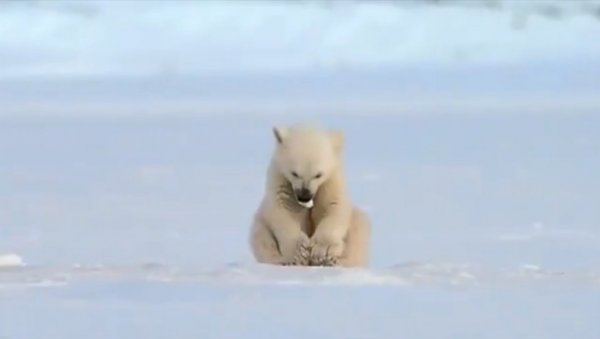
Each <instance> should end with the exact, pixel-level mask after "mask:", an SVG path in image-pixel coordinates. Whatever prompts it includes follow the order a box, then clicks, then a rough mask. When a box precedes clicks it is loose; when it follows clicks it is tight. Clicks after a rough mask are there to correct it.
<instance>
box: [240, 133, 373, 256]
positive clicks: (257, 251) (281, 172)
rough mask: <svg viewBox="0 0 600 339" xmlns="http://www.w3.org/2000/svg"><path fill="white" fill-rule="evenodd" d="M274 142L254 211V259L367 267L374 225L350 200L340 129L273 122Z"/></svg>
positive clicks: (252, 241) (252, 237)
mask: <svg viewBox="0 0 600 339" xmlns="http://www.w3.org/2000/svg"><path fill="white" fill-rule="evenodd" d="M273 134H274V137H275V141H276V145H275V150H274V152H273V155H272V157H271V162H270V164H269V167H268V170H267V178H266V188H265V195H264V197H263V199H262V201H261V204H260V206H259V208H258V210H257V211H256V213H255V215H254V222H253V225H252V228H251V234H250V245H251V248H252V253H253V254H254V257H255V259H256V260H257V261H258V262H261V263H268V264H277V265H319V266H334V265H335V266H347V267H351V266H367V265H368V261H369V242H370V237H371V225H370V221H369V219H368V217H367V215H366V214H365V213H364V212H363V211H362V210H360V209H359V208H358V207H355V206H353V205H352V202H351V201H350V197H349V195H348V192H347V190H346V183H345V179H344V172H343V163H342V153H343V152H342V149H343V144H344V136H343V134H342V133H341V132H337V131H325V130H321V129H318V128H314V127H308V126H299V125H296V126H291V127H273Z"/></svg>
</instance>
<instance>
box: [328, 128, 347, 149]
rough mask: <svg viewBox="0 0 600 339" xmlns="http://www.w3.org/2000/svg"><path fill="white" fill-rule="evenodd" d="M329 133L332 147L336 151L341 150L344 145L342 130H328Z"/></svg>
mask: <svg viewBox="0 0 600 339" xmlns="http://www.w3.org/2000/svg"><path fill="white" fill-rule="evenodd" d="M329 135H330V136H331V140H332V142H333V147H334V148H335V150H336V152H338V153H339V152H341V151H342V148H343V147H344V132H342V131H335V130H334V131H330V132H329Z"/></svg>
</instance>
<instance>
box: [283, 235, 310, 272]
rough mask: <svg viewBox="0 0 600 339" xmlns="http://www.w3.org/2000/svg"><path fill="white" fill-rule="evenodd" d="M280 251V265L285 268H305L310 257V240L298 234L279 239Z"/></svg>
mask: <svg viewBox="0 0 600 339" xmlns="http://www.w3.org/2000/svg"><path fill="white" fill-rule="evenodd" d="M279 244H280V251H281V255H282V257H283V261H282V265H285V266H291V265H294V266H307V265H308V264H309V257H310V250H309V245H310V240H309V239H308V236H307V235H306V234H305V233H303V232H299V233H298V234H296V235H295V236H293V237H292V236H287V237H285V239H280V241H279Z"/></svg>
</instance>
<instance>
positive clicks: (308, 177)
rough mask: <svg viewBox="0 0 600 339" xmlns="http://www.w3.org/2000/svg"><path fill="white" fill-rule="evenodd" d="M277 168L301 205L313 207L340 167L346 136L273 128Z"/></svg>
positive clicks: (307, 130)
mask: <svg viewBox="0 0 600 339" xmlns="http://www.w3.org/2000/svg"><path fill="white" fill-rule="evenodd" d="M273 134H274V135H275V140H276V142H277V143H276V149H275V165H276V166H277V169H278V170H279V172H280V173H281V174H282V175H283V176H284V177H285V179H286V180H287V181H288V182H289V183H290V184H291V186H292V189H293V191H294V195H295V197H296V200H297V201H298V203H299V204H300V205H302V206H304V207H307V208H311V207H312V206H313V198H314V196H315V194H316V193H317V191H318V190H319V187H320V186H321V185H322V184H323V183H324V182H326V181H327V180H328V179H329V178H330V177H331V175H332V174H333V173H334V172H335V171H336V169H337V168H338V167H339V166H340V161H341V151H342V146H343V142H344V135H343V133H342V132H339V131H325V130H321V129H318V128H314V127H308V126H292V127H277V126H275V127H273Z"/></svg>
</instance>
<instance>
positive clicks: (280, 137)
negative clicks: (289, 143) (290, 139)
mask: <svg viewBox="0 0 600 339" xmlns="http://www.w3.org/2000/svg"><path fill="white" fill-rule="evenodd" d="M273 135H275V139H276V140H277V142H278V143H280V144H283V141H284V140H285V138H286V137H287V135H288V129H287V128H285V127H277V126H273Z"/></svg>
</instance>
